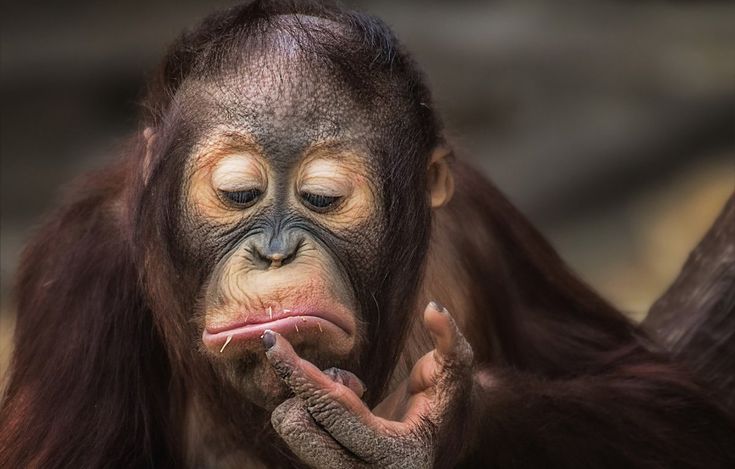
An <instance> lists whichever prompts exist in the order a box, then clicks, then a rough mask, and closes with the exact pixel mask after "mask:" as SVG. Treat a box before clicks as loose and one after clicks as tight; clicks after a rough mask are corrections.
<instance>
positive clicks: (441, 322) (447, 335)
mask: <svg viewBox="0 0 735 469" xmlns="http://www.w3.org/2000/svg"><path fill="white" fill-rule="evenodd" d="M424 325H425V326H426V328H427V329H428V330H429V332H430V333H431V336H432V338H433V339H434V344H435V347H436V349H435V356H436V358H437V359H438V360H437V361H438V362H439V364H440V365H442V366H446V365H447V364H451V365H453V366H471V365H472V360H473V357H472V347H470V344H469V343H468V342H467V339H465V337H464V335H462V332H461V331H460V330H459V327H457V323H456V322H455V321H454V318H452V315H451V314H449V311H447V309H446V308H445V307H443V306H442V305H440V304H439V303H437V302H435V301H432V302H430V303H429V305H428V306H427V307H426V309H425V310H424Z"/></svg>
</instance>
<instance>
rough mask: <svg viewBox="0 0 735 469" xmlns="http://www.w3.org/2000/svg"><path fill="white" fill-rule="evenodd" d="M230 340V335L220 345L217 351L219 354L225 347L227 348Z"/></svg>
mask: <svg viewBox="0 0 735 469" xmlns="http://www.w3.org/2000/svg"><path fill="white" fill-rule="evenodd" d="M231 340H232V335H228V336H227V340H225V343H224V344H222V348H221V349H219V353H222V352H224V351H225V347H227V344H229V343H230V341H231Z"/></svg>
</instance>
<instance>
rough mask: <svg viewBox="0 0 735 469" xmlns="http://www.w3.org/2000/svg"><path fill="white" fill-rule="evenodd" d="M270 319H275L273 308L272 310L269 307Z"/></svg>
mask: <svg viewBox="0 0 735 469" xmlns="http://www.w3.org/2000/svg"><path fill="white" fill-rule="evenodd" d="M268 317H269V318H270V319H273V308H271V307H270V306H268Z"/></svg>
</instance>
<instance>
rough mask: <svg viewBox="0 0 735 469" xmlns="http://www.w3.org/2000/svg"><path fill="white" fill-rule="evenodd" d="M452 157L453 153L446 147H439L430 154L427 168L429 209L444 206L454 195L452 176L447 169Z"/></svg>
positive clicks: (449, 169)
mask: <svg viewBox="0 0 735 469" xmlns="http://www.w3.org/2000/svg"><path fill="white" fill-rule="evenodd" d="M453 157H454V152H453V151H452V149H451V148H450V147H449V146H447V145H439V146H438V147H436V148H435V149H434V151H433V152H432V153H431V157H430V159H429V168H428V182H429V198H430V200H431V208H439V207H441V206H443V205H446V204H447V202H449V201H450V200H451V198H452V195H453V194H454V176H452V170H451V168H450V167H449V163H450V161H451V160H452V158H453Z"/></svg>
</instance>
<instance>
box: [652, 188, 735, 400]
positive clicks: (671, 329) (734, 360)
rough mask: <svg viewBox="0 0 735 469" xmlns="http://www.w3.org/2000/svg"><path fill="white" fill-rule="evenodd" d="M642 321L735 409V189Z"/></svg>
mask: <svg viewBox="0 0 735 469" xmlns="http://www.w3.org/2000/svg"><path fill="white" fill-rule="evenodd" d="M643 326H644V328H646V329H647V330H648V331H649V333H650V334H651V335H652V336H653V337H654V338H655V339H657V340H658V341H659V343H660V344H661V345H663V346H664V347H665V348H666V349H668V350H669V351H670V352H671V353H672V354H673V355H674V356H675V357H676V358H677V359H680V360H682V361H683V362H684V363H686V364H687V366H689V367H690V368H691V369H692V371H693V372H694V373H695V374H696V375H697V376H698V377H699V378H700V379H702V380H703V381H704V383H705V384H707V385H709V387H710V389H711V390H712V392H713V394H715V395H716V396H717V397H719V401H720V402H721V403H722V404H724V405H725V406H726V407H727V408H728V409H729V410H731V411H733V412H735V194H733V195H732V196H731V197H730V199H729V201H728V202H727V204H726V205H725V208H724V209H723V211H722V213H721V214H720V215H719V217H718V218H717V220H716V221H715V223H714V225H713V226H712V228H711V229H710V230H709V231H708V232H707V234H706V235H705V236H704V238H703V239H702V241H701V242H700V243H699V245H698V246H697V247H696V248H695V249H694V251H692V253H691V254H690V255H689V258H688V259H687V261H686V263H685V264H684V267H683V269H682V271H681V273H680V275H679V277H678V278H677V279H676V280H675V281H674V283H673V284H672V285H671V287H669V289H668V290H667V291H666V292H665V293H664V295H663V296H662V297H661V298H659V299H658V300H657V301H656V302H655V303H654V304H653V306H652V307H651V309H650V311H649V313H648V317H647V318H646V320H645V321H644V322H643Z"/></svg>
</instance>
